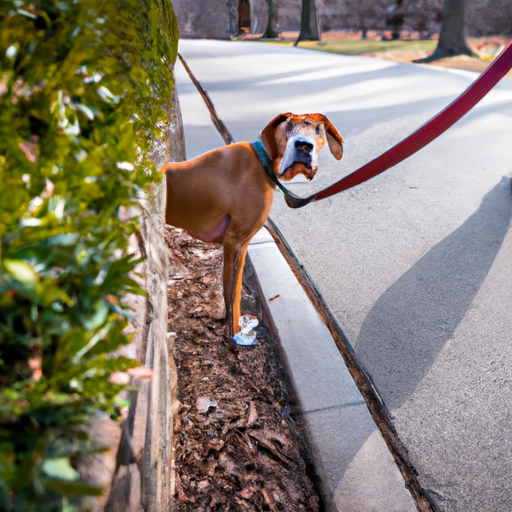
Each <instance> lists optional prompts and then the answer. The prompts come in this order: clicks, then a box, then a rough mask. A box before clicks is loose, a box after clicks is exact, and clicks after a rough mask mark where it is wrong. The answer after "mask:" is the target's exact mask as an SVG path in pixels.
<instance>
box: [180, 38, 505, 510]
mask: <svg viewBox="0 0 512 512" xmlns="http://www.w3.org/2000/svg"><path fill="white" fill-rule="evenodd" d="M180 51H181V53H182V55H183V56H184V57H185V59H186V60H187V61H188V63H189V65H190V66H191V68H192V70H193V71H194V72H195V74H196V76H197V78H198V79H199V80H200V81H201V83H202V84H203V86H204V87H205V88H206V89H207V90H208V92H209V94H210V96H211V98H212V100H213V102H214V103H215V107H216V109H217V112H218V114H219V116H220V117H221V118H222V119H223V120H224V121H225V123H226V124H227V126H228V128H229V129H230V130H231V132H232V134H233V136H234V138H235V140H249V141H253V140H255V139H256V138H257V136H258V133H259V131H260V130H261V129H262V128H263V127H264V126H265V125H266V124H267V123H268V122H269V121H270V120H271V119H272V118H273V117H275V115H276V114H278V113H280V112H287V111H291V112H295V113H301V112H322V113H324V114H326V115H327V116H328V117H329V119H330V120H331V121H332V122H333V124H334V125H335V126H336V127H337V128H338V130H339V131H340V133H341V134H342V136H343V137H344V139H345V141H346V143H345V146H344V149H345V155H344V157H343V160H342V161H341V162H337V161H336V160H334V158H333V157H332V156H331V155H330V154H329V153H328V150H327V149H324V150H323V151H322V153H321V154H320V166H319V172H318V174H317V177H316V178H315V180H314V181H313V182H312V183H310V184H308V185H294V187H293V190H294V191H296V192H297V193H298V194H299V195H306V194H307V192H309V191H311V190H317V189H319V188H323V187H324V186H326V185H328V184H330V183H332V182H333V181H336V180H338V179H339V178H340V177H342V176H343V175H345V174H347V173H349V172H351V171H353V170H355V169H356V168H357V167H358V166H359V165H361V164H363V163H365V162H367V161H368V160H370V159H371V158H373V157H375V156H377V155H378V154H380V153H381V152H382V151H384V150H386V149H388V148H389V147H390V146H391V145H393V144H394V143H396V142H398V141H399V140H401V139H402V138H404V137H405V136H406V135H408V134H409V133H410V132H411V131H413V130H414V129H415V128H417V127H418V126H420V125H421V124H423V123H424V122H425V121H427V120H428V119H429V118H430V117H432V116H433V115H434V114H435V113H437V111H439V110H440V109H442V108H443V107H444V106H446V105H447V104H448V103H449V102H450V101H452V99H454V98H455V97H456V96H457V95H458V94H459V93H460V92H462V91H463V90H464V89H465V88H466V87H467V86H468V85H469V83H471V81H472V80H473V79H474V78H475V77H476V75H475V74H473V73H470V72H462V71H450V70H446V69H436V68H432V67H426V66H413V65H405V64H395V63H392V62H387V61H380V60H377V59H369V58H363V57H345V56H339V55H331V54H325V53H319V52H313V51H308V50H301V49H296V48H282V47H279V46H271V45H262V44H259V43H251V42H244V43H234V42H219V41H208V40H199V41H191V40H184V41H181V43H180ZM176 68H177V82H178V90H179V96H180V102H181V106H182V110H183V116H184V122H185V129H186V139H187V151H188V157H189V158H191V157H194V156H196V155H198V154H200V153H202V152H204V151H206V150H208V149H211V148H214V147H217V146H220V145H222V140H221V138H220V136H218V135H217V134H216V132H215V130H214V128H213V127H212V125H211V122H210V118H209V113H208V111H207V110H206V107H204V106H203V105H202V104H201V103H200V99H199V97H198V95H197V92H196V91H195V89H194V88H193V85H192V84H191V83H190V82H189V80H188V78H187V77H186V75H185V74H184V72H183V70H182V68H181V66H180V65H179V64H177V65H176ZM511 137H512V80H510V79H507V80H504V81H502V83H500V84H499V85H498V87H497V88H496V89H495V90H494V91H493V92H492V93H491V94H490V95H489V96H487V97H486V98H485V99H484V100H483V101H482V102H481V103H480V104H479V105H478V106H477V107H476V108H475V109H474V110H473V111H472V112H471V113H469V114H468V115H467V116H466V117H465V118H464V119H463V120H461V121H460V122H459V123H457V124H456V125H455V126H454V127H453V128H452V129H450V130H449V131H448V132H447V133H445V134H444V135H443V136H441V137H440V138H439V139H438V140H437V141H434V142H433V143H432V144H430V146H428V147H427V148H425V149H423V150H422V151H420V152H419V153H418V154H416V155H414V156H413V157H411V158H409V159H408V160H407V161H406V162H404V163H402V164H400V165H398V166H397V167H395V168H393V169H391V170H390V171H387V172H386V173H384V174H383V175H381V176H379V177H377V178H374V179H373V180H371V181H369V182H367V183H365V184H363V185H361V186H359V187H357V188H356V189H353V190H351V191H348V192H345V193H342V194H340V195H338V196H335V197H333V198H330V199H327V200H324V201H321V202H318V203H315V204H311V205H309V206H306V207H305V208H303V209H301V210H290V209H288V208H287V206H286V204H285V203H284V201H283V200H282V194H280V193H276V200H275V204H274V207H273V210H272V213H271V215H272V218H273V220H274V221H275V222H276V223H277V225H278V226H279V228H280V229H281V231H282V232H283V234H284V236H285V237H286V239H287V241H288V242H289V243H290V245H291V246H292V248H293V250H294V251H295V253H296V254H297V256H298V257H299V259H300V261H301V262H302V263H303V265H304V266H305V267H306V269H307V271H308V272H309V273H310V275H311V276H312V278H313V279H314V281H315V283H316V285H317V286H318V288H319V289H320V291H321V292H322V294H323V296H324V297H325V299H326V301H327V302H328V304H329V306H330V307H331V309H332V311H333V312H334V314H335V315H336V317H337V319H338V321H339V323H340V325H341V326H342V327H343V329H344V330H345V333H346V335H347V337H348V339H349V340H350V342H351V343H352V344H353V346H354V347H355V349H356V352H357V354H358V356H359V357H360V359H361V361H362V362H363V363H364V365H365V367H366V368H367V370H368V372H369V373H370V375H371V376H372V379H373V380H374V382H375V384H376V386H377V388H378V390H379V392H380V393H381V395H382V396H383V398H384V400H385V402H386V405H387V406H388V408H389V409H390V411H391V412H392V414H393V416H394V421H395V426H396V429H397V431H398V434H399V436H400V438H401V439H402V441H403V442H404V443H405V444H406V446H407V448H408V450H409V453H410V457H411V460H412V462H413V464H414V465H415V467H416V469H417V471H418V473H419V478H420V482H421V483H422V485H423V486H424V488H425V489H427V491H428V492H430V493H431V495H432V497H433V498H434V499H435V500H436V502H437V503H438V504H439V505H440V507H442V509H443V510H445V511H460V512H467V511H478V512H486V511H489V512H491V511H492V512H497V511H509V510H512V484H510V481H511V474H512V453H511V452H512V429H511V427H510V425H511V422H512V404H511V399H510V388H511V383H512V343H511V340H512V315H511V313H510V310H511V306H512V269H511V264H510V262H511V261H512V235H511V233H510V230H509V223H510V217H511V184H510V176H511V172H512V143H511ZM248 193H249V192H248ZM312 343H314V340H312ZM364 449H365V447H364V445H363V444H362V445H361V450H364ZM347 467H348V469H347V472H349V471H350V464H349V463H348V466H347ZM375 510H377V509H375Z"/></svg>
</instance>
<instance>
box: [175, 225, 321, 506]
mask: <svg viewBox="0 0 512 512" xmlns="http://www.w3.org/2000/svg"><path fill="white" fill-rule="evenodd" d="M165 229H166V231H165V235H166V241H167V244H168V246H169V250H170V281H169V330H170V331H175V332H176V346H175V353H174V354H173V356H174V358H175V361H176V365H177V368H178V388H179V395H178V398H179V400H180V402H181V407H180V409H179V413H178V417H177V420H176V424H175V448H176V500H175V502H176V507H175V510H176V511H177V512H185V511H192V510H193V511H197V512H214V511H222V512H228V511H229V512H238V511H240V512H246V511H247V512H249V511H250V512H252V511H263V510H286V511H289V512H291V511H294V512H295V511H311V512H313V511H319V510H322V508H323V507H322V505H321V500H320V498H319V496H318V494H317V492H316V491H315V485H314V484H313V482H314V481H315V475H313V474H312V473H311V471H312V469H311V466H310V465H309V464H308V463H307V462H305V461H307V460H309V456H308V452H307V448H306V445H305V442H304V437H303V435H302V433H301V431H300V425H298V424H297V422H296V420H295V419H294V418H293V415H292V414H291V409H292V397H291V396H290V392H289V389H288V386H287V383H286V376H285V374H284V372H283V367H282V365H281V362H280V357H279V350H278V346H277V345H276V342H275V340H274V339H273V337H272V335H271V332H270V330H269V329H268V326H267V325H265V321H264V320H263V319H264V317H265V314H264V312H263V310H262V308H261V302H260V299H259V296H258V287H257V282H256V280H255V277H254V273H253V271H252V266H251V265H250V263H249V264H248V265H246V271H245V272H244V289H243V301H242V312H243V313H250V314H252V315H255V316H257V317H258V318H259V319H260V327H259V329H258V339H257V343H256V345H254V346H253V347H240V348H236V346H235V345H234V344H233V343H232V342H230V341H228V340H226V339H225V337H224V320H223V319H222V317H223V316H224V306H223V302H222V282H221V281H222V279H221V273H222V249H221V248H219V247H218V246H216V245H214V244H206V243H202V242H200V241H198V240H194V239H193V238H191V237H189V236H188V235H187V234H186V233H185V232H184V231H182V230H179V229H175V228H171V227H170V226H166V228H165ZM262 320H263V325H261V322H262Z"/></svg>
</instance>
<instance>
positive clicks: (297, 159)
mask: <svg viewBox="0 0 512 512" xmlns="http://www.w3.org/2000/svg"><path fill="white" fill-rule="evenodd" d="M295 164H304V165H305V166H306V167H307V168H308V169H316V167H318V151H317V149H316V141H315V139H313V138H312V137H308V136H307V135H300V134H299V135H296V136H295V137H291V138H290V139H288V142H287V144H286V150H285V152H284V156H283V160H282V161H281V166H280V167H279V173H278V175H277V176H278V177H280V176H282V175H283V174H284V173H285V172H286V171H287V170H288V169H289V168H290V167H293V166H294V165H295Z"/></svg>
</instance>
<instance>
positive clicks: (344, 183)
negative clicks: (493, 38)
mask: <svg viewBox="0 0 512 512" xmlns="http://www.w3.org/2000/svg"><path fill="white" fill-rule="evenodd" d="M511 68H512V41H511V42H510V43H509V45H508V46H507V47H506V48H505V49H504V50H503V51H502V52H501V54H500V55H499V57H497V58H496V59H495V60H494V61H493V63H492V64H491V65H490V66H489V67H488V68H487V69H486V70H485V71H484V72H483V73H482V74H481V75H480V76H479V77H478V78H477V79H476V80H475V81H474V82H473V83H472V84H471V85H470V86H469V87H468V88H467V89H466V90H465V91H464V92H463V93H462V94H461V95H460V96H459V97H458V98H457V99H455V100H454V101H453V102H452V103H450V105H448V106H447V107H446V108H445V109H444V110H442V111H441V112H439V114H437V115H436V116H434V117H433V118H432V119H431V120H430V121H428V122H427V123H426V124H424V125H423V126H422V127H420V128H418V129H417V130H416V131H415V132H414V133H412V134H411V135H409V137H407V138H405V139H404V140H402V141H401V142H399V143H398V144H396V145H395V146H393V147H392V148H391V149H388V150H387V151H386V152H385V153H383V154H382V155H380V156H378V157H377V158H375V159H374V160H372V161H370V162H368V163H367V164H365V165H363V166H362V167H360V168H359V169H357V170H356V171H354V172H353V173H352V174H349V175H348V176H346V177H345V178H343V179H341V180H340V181H337V182H336V183H334V184H333V185H331V186H329V187H327V188H325V189H323V190H321V191H320V192H317V193H316V194H313V195H311V196H309V197H305V198H299V197H289V196H285V200H286V203H287V204H288V206H289V207H291V208H300V207H302V206H305V205H306V204H308V203H311V202H312V201H319V200H320V199H325V198H326V197H330V196H332V195H334V194H338V193H340V192H343V191H344V190H347V189H349V188H352V187H355V186H356V185H359V184H361V183H363V182H365V181H367V180H369V179H371V178H373V177H375V176H377V175H378V174H380V173H382V172H384V171H386V170H387V169H389V168H390V167H393V166H394V165H396V164H398V163H399V162H401V161H402V160H405V159H406V158H408V157H410V156H411V155H413V154H414V153H416V151H419V150H420V149H421V148H423V147H425V146H426V145H427V144H429V143H430V142H432V141H433V140H434V139H436V138H437V137H439V135H441V134H442V133H443V132H445V131H446V130H448V128H450V127H451V126H452V125H454V124H455V123H456V122H457V121H458V120H459V119H460V118H461V117H462V116H464V115H465V114H467V113H468V112H469V111H470V110H471V109H472V108H473V107H474V106H475V105H476V104H477V103H478V102H479V101H480V100H481V99H482V98H483V97H484V96H485V95H486V94H487V93H488V92H489V91H490V90H491V89H492V88H493V87H494V86H495V85H496V84H497V83H498V82H499V81H500V80H501V79H502V78H503V77H504V76H505V75H506V74H507V72H508V71H509V70H510V69H511Z"/></svg>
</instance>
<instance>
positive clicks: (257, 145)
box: [251, 140, 303, 201]
mask: <svg viewBox="0 0 512 512" xmlns="http://www.w3.org/2000/svg"><path fill="white" fill-rule="evenodd" d="M251 146H252V147H253V148H254V150H255V151H256V153H257V154H258V158H259V159H260V162H261V165H262V166H263V169H265V172H266V173H267V176H268V177H269V178H270V179H271V180H272V181H273V182H274V183H275V184H276V185H277V186H278V187H279V188H280V189H281V190H282V191H283V194H284V195H285V196H287V197H290V198H291V199H292V200H294V201H302V200H303V198H302V197H299V196H296V195H295V194H294V193H293V192H290V191H289V190H288V189H287V188H286V187H285V186H284V185H283V184H282V183H281V182H280V181H279V180H278V179H277V176H276V174H275V172H274V169H273V168H272V162H271V160H270V157H269V156H268V154H267V152H266V150H265V146H263V144H262V143H261V140H257V141H256V142H251Z"/></svg>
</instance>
